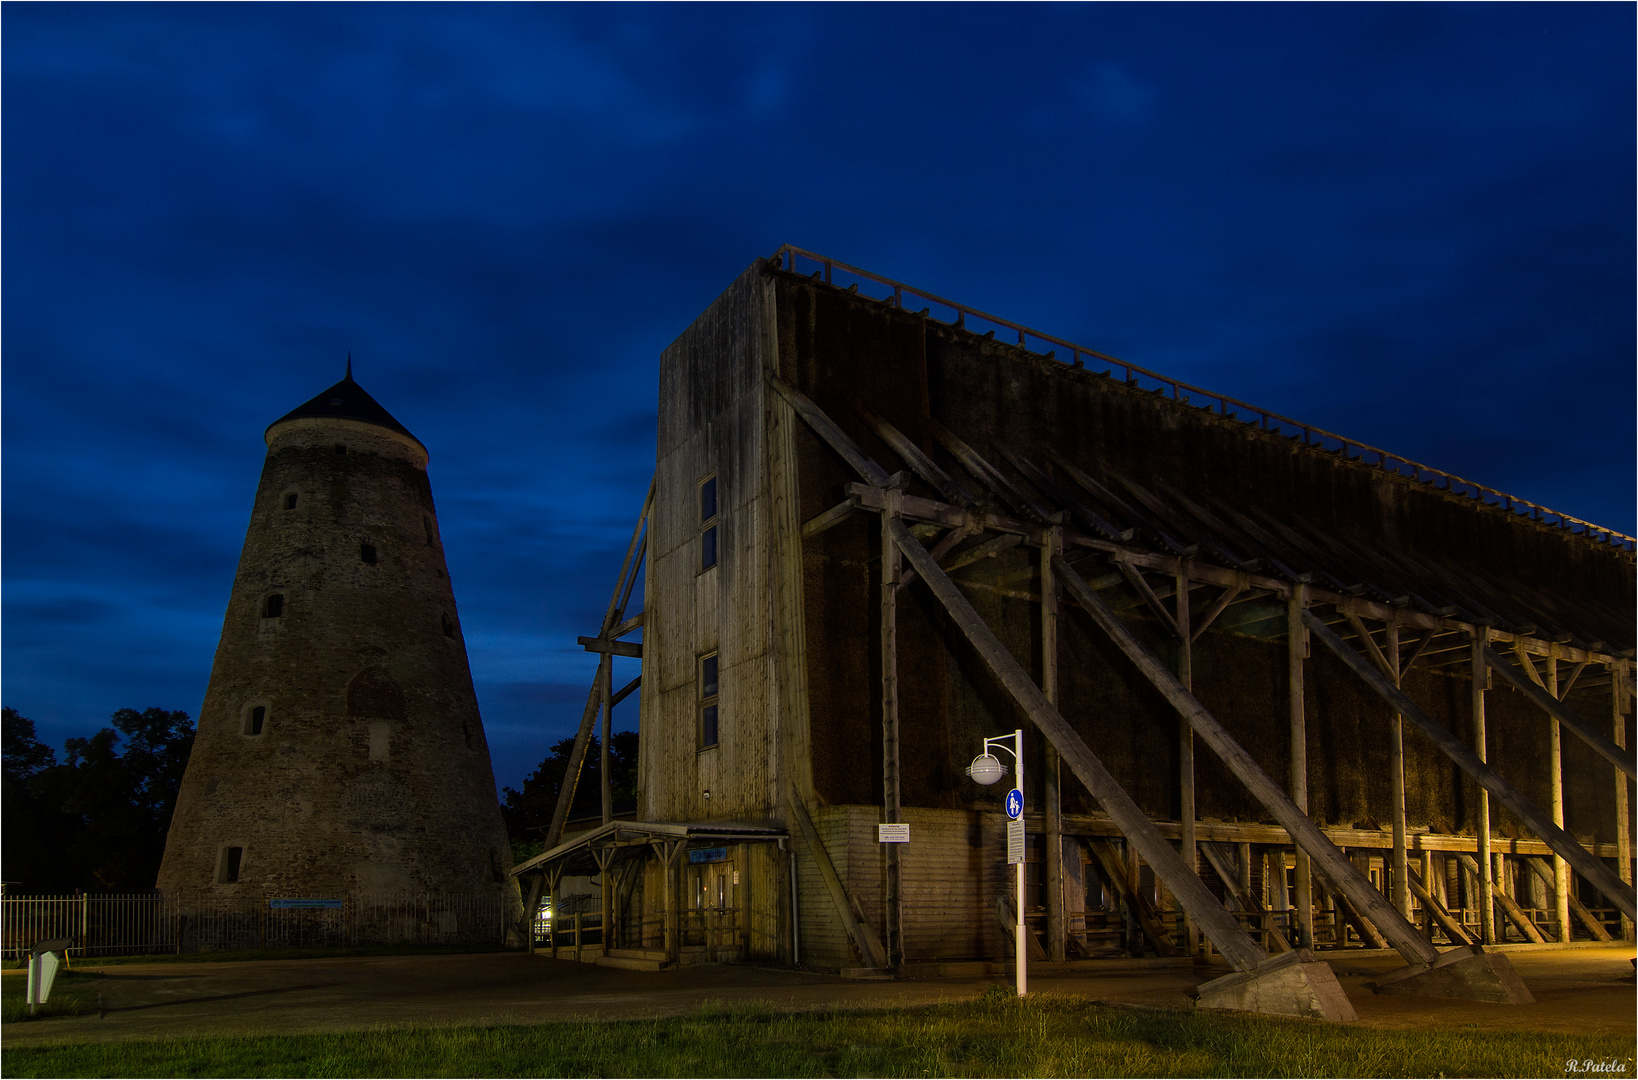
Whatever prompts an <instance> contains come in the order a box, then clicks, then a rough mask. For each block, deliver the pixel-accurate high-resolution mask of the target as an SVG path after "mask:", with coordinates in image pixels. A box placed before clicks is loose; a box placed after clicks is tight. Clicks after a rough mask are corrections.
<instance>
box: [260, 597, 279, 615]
mask: <svg viewBox="0 0 1638 1080" xmlns="http://www.w3.org/2000/svg"><path fill="white" fill-rule="evenodd" d="M262 618H264V619H282V618H284V593H269V594H268V596H267V598H266V599H264V600H263V601H262Z"/></svg>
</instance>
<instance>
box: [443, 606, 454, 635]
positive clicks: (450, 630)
mask: <svg viewBox="0 0 1638 1080" xmlns="http://www.w3.org/2000/svg"><path fill="white" fill-rule="evenodd" d="M454 636H455V620H454V619H451V618H450V617H449V613H448V612H447V611H446V612H445V613H444V637H446V638H452V637H454Z"/></svg>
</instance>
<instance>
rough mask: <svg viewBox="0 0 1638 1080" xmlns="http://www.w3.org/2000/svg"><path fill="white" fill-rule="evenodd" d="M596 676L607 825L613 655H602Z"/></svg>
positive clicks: (610, 789)
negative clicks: (600, 682)
mask: <svg viewBox="0 0 1638 1080" xmlns="http://www.w3.org/2000/svg"><path fill="white" fill-rule="evenodd" d="M597 676H598V678H600V679H602V680H603V745H602V747H600V756H599V758H598V765H599V767H601V768H602V770H603V785H602V786H603V824H605V825H607V824H608V823H609V822H611V821H613V820H614V788H613V786H612V785H611V783H610V777H609V772H610V769H609V728H611V727H612V726H613V723H614V654H613V653H604V654H603V662H602V663H601V664H599V665H598V668H597Z"/></svg>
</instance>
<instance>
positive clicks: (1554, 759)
mask: <svg viewBox="0 0 1638 1080" xmlns="http://www.w3.org/2000/svg"><path fill="white" fill-rule="evenodd" d="M1547 692H1548V693H1549V694H1551V695H1553V697H1555V698H1556V697H1558V646H1557V645H1549V646H1547ZM1616 775H1617V776H1619V775H1620V771H1619V770H1617V772H1616ZM1547 778H1548V780H1549V781H1550V782H1551V784H1552V799H1553V806H1552V810H1553V824H1554V825H1557V826H1558V827H1559V828H1561V829H1562V828H1563V827H1564V743H1563V729H1562V728H1560V727H1559V723H1558V721H1557V720H1556V719H1554V718H1553V717H1551V716H1549V717H1548V718H1547ZM1623 786H1625V785H1623ZM1553 915H1554V918H1556V919H1557V920H1558V940H1560V941H1569V940H1570V864H1569V863H1567V862H1565V861H1564V856H1562V855H1560V854H1559V853H1558V852H1556V851H1555V852H1553Z"/></svg>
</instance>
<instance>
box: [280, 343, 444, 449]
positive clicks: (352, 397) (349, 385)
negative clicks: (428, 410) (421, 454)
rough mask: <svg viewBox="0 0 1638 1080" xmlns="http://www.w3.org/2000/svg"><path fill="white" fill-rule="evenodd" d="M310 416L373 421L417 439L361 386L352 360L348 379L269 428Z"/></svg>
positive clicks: (292, 411) (418, 440)
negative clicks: (356, 379)
mask: <svg viewBox="0 0 1638 1080" xmlns="http://www.w3.org/2000/svg"><path fill="white" fill-rule="evenodd" d="M310 417H311V418H315V419H337V420H358V421H361V422H363V423H366V424H374V425H376V426H377V427H384V428H386V429H388V430H389V431H396V432H398V433H399V434H401V435H409V437H410V438H412V439H415V436H414V435H412V434H410V430H409V428H407V427H405V426H404V425H403V424H400V423H399V422H398V421H397V420H394V419H393V416H392V413H390V412H388V411H387V410H386V409H384V408H382V407H381V403H380V402H379V401H376V400H375V398H373V397H371V396H370V395H369V393H368V392H366V391H365V389H364V388H363V387H362V386H360V385H358V384H357V383H356V382H354V381H353V365H352V362H351V360H349V361H348V363H347V377H346V378H345V379H342V380H341V381H340V382H338V383H336V384H335V385H334V386H332V387H330V389H328V390H326V391H324V392H323V393H322V394H318V395H316V396H315V397H313V398H312V399H311V400H309V401H307V402H304V403H303V404H301V405H298V406H296V407H295V408H294V409H291V410H290V411H289V412H287V413H285V414H284V415H283V416H281V417H279V418H278V419H277V420H275V421H273V422H272V423H271V424H269V425H267V429H268V430H269V431H271V430H273V429H274V428H276V427H278V426H279V425H280V424H282V423H284V422H285V421H286V420H303V419H307V418H310ZM415 441H416V442H418V443H419V442H420V441H421V440H420V439H415Z"/></svg>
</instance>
